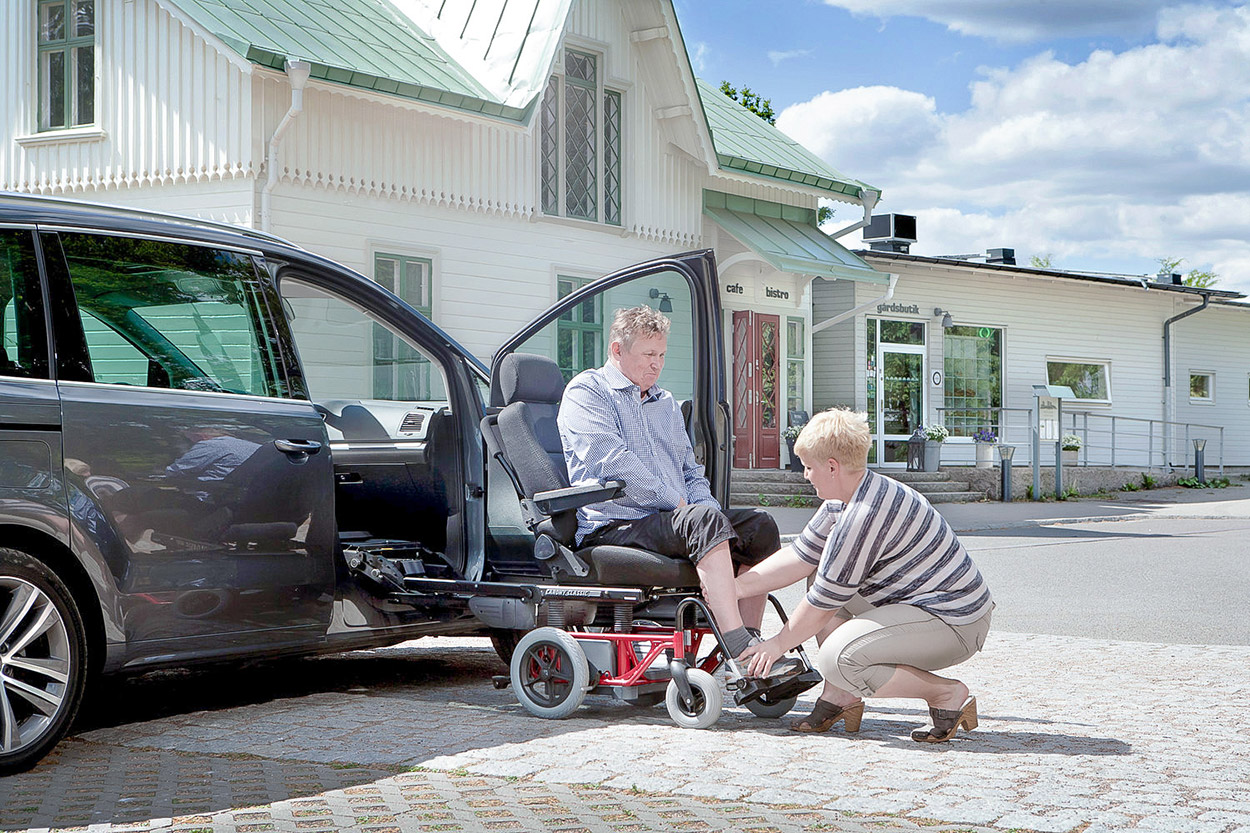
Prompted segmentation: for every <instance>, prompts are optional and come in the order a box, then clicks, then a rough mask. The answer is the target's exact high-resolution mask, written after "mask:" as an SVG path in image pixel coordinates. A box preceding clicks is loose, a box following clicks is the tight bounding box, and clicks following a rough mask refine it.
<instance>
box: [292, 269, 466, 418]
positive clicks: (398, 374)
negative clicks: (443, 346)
mask: <svg viewBox="0 0 1250 833" xmlns="http://www.w3.org/2000/svg"><path fill="white" fill-rule="evenodd" d="M282 299H283V302H284V304H285V306H286V308H287V314H288V316H289V317H290V318H291V333H292V335H293V336H294V338H295V346H296V349H298V350H299V356H300V364H301V365H302V366H303V369H304V375H305V378H306V380H307V382H308V389H309V393H310V394H311V396H312V398H313V399H314V400H317V401H326V400H330V399H380V400H391V401H403V402H421V403H423V404H429V405H431V406H449V405H450V403H449V402H448V400H447V383H446V378H445V376H444V374H443V368H442V367H441V366H440V365H439V364H438V362H436V361H434V360H433V359H432V358H431V357H430V356H429V354H427V353H426V352H425V351H424V350H423V349H422V348H421V347H419V346H418V345H416V344H414V343H413V342H412V341H410V340H409V339H408V338H407V337H406V336H404V335H403V334H402V333H400V332H398V331H397V330H395V329H394V328H393V327H391V325H390V324H387V323H384V322H382V321H378V320H376V319H375V318H374V317H373V316H372V315H370V314H369V313H368V312H367V311H365V310H364V309H362V308H361V307H360V306H359V305H358V304H356V303H354V302H351V301H348V300H346V299H344V298H342V297H340V296H338V295H333V294H331V293H329V292H327V291H325V290H323V289H321V288H319V287H316V286H313V285H312V284H310V283H306V282H304V281H301V280H298V279H295V278H285V279H284V280H283V281H282Z"/></svg>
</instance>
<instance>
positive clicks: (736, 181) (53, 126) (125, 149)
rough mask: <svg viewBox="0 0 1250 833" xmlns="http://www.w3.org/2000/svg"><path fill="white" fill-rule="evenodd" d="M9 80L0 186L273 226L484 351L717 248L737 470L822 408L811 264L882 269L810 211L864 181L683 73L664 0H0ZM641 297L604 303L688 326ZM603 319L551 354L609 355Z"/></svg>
mask: <svg viewBox="0 0 1250 833" xmlns="http://www.w3.org/2000/svg"><path fill="white" fill-rule="evenodd" d="M0 82H2V83H3V86H4V88H5V89H6V90H16V91H18V94H17V95H7V96H5V97H4V98H3V99H0V125H2V126H3V127H2V128H0V130H3V132H4V135H3V143H2V144H0V190H13V191H22V192H35V193H41V194H50V195H66V196H71V197H75V198H80V199H88V200H95V201H100V202H108V203H114V204H122V205H127V206H133V207H138V208H143V209H154V210H162V211H170V212H174V213H183V214H190V215H195V216H200V217H207V218H213V219H216V220H222V221H226V222H230V223H236V224H240V225H247V226H255V227H257V228H261V229H265V230H269V231H272V232H273V233H275V234H278V235H280V236H282V237H285V238H288V239H290V240H293V241H295V242H296V243H299V244H300V245H303V246H305V247H306V248H309V249H311V250H313V251H316V252H319V253H321V254H324V255H327V256H329V257H332V258H334V259H335V260H338V261H340V262H343V263H345V264H347V265H349V266H352V267H354V268H356V269H358V270H359V271H361V272H362V273H364V274H367V275H370V276H373V277H374V278H375V279H377V280H379V281H381V282H383V283H385V284H386V285H387V286H388V287H390V288H392V289H394V290H395V291H397V292H398V293H399V294H401V295H403V296H404V297H405V299H406V300H408V301H409V302H410V303H412V304H413V305H414V306H415V307H417V308H419V309H421V310H422V311H424V312H426V313H427V314H428V315H429V316H430V317H431V318H432V319H433V320H434V321H435V323H437V324H438V325H440V326H441V327H442V328H443V329H445V330H446V331H447V332H448V333H450V334H451V335H452V336H454V337H455V338H457V339H458V340H459V341H461V342H462V343H463V344H465V346H467V347H468V348H469V349H470V350H472V351H473V352H475V353H476V354H477V355H478V356H479V357H481V358H483V359H486V358H488V357H489V355H490V354H491V353H492V352H493V350H494V349H495V348H496V347H497V346H498V345H499V344H500V343H501V341H502V340H503V338H504V337H505V336H506V335H507V334H508V333H510V332H512V331H513V330H515V329H516V328H517V327H519V326H520V325H522V324H523V323H524V322H525V321H527V320H529V319H530V318H531V317H532V316H533V315H535V314H536V313H537V312H539V311H540V310H542V309H543V308H545V307H546V306H548V305H549V304H550V303H551V302H552V301H554V300H555V299H556V298H557V297H559V296H560V295H562V294H565V293H567V292H568V291H571V290H572V289H573V288H575V287H576V286H578V285H579V284H580V283H581V282H583V281H586V280H588V279H591V278H593V277H597V276H598V275H600V274H604V273H606V272H610V271H614V270H616V269H618V268H621V267H624V266H626V265H629V264H631V263H635V262H638V261H641V260H645V259H649V258H653V257H656V256H659V255H664V254H669V253H673V252H676V251H683V250H689V249H695V248H701V247H712V248H714V249H715V250H716V252H717V256H718V259H719V261H720V263H721V268H722V275H721V277H722V285H723V288H724V289H725V294H724V299H725V304H726V326H727V327H733V328H734V332H735V337H734V339H726V341H727V342H729V343H731V344H736V348H737V349H736V353H735V356H734V358H735V359H736V362H737V365H738V368H737V370H736V372H735V373H734V378H735V379H736V380H737V381H736V389H735V392H734V397H735V407H736V415H737V423H738V424H737V425H736V431H737V440H736V446H737V447H738V448H739V449H740V453H739V455H738V457H739V459H738V463H739V464H740V465H754V466H761V467H769V466H776V465H778V463H779V462H781V459H780V455H779V442H778V434H779V431H780V430H781V429H782V428H783V427H784V426H785V424H786V423H785V421H786V412H787V411H790V410H810V409H811V390H812V389H811V374H810V372H809V369H808V364H807V356H808V355H809V354H810V346H811V335H810V330H811V301H810V298H811V292H810V285H811V283H812V281H813V280H815V279H817V278H821V279H824V280H834V281H838V282H842V281H847V282H853V281H864V282H868V283H880V284H884V283H885V282H886V281H887V276H885V275H882V274H880V273H878V272H876V271H874V270H873V269H872V268H871V267H869V266H867V265H866V264H865V263H864V262H863V261H862V260H860V259H859V258H857V257H856V256H854V255H853V254H851V253H849V252H848V251H847V250H846V249H844V248H843V247H841V246H840V245H839V244H837V243H836V242H834V240H832V239H831V238H830V237H829V236H827V235H825V234H822V233H821V232H820V231H819V230H818V229H817V227H816V211H817V207H818V200H819V199H820V198H826V199H833V200H840V201H843V202H847V203H852V204H855V205H856V207H855V208H852V209H851V214H852V215H853V216H855V217H858V215H859V214H860V213H861V211H862V213H863V214H864V215H865V216H866V215H867V213H868V211H869V210H870V209H871V206H872V204H873V203H874V202H875V201H876V199H877V198H878V196H879V194H878V192H876V191H875V190H873V189H872V188H870V187H869V186H866V185H865V184H863V183H861V182H858V181H856V180H854V179H852V178H849V177H846V176H843V175H842V174H840V173H839V172H837V171H835V170H833V169H831V168H830V167H829V166H828V165H827V164H826V163H824V162H822V161H821V160H820V159H818V158H817V157H815V156H814V155H813V154H811V153H809V152H808V151H806V150H805V149H803V148H801V147H800V146H798V145H797V144H796V143H795V142H793V141H792V140H790V139H788V138H787V137H785V136H784V135H783V134H781V133H780V132H778V131H777V130H775V129H774V128H772V127H771V126H770V125H768V124H767V123H765V122H764V121H762V120H761V119H759V118H757V117H756V116H755V115H754V114H751V113H750V112H748V111H746V110H745V109H744V108H741V107H740V106H739V105H737V104H736V103H734V102H733V101H730V100H729V99H728V98H726V97H725V96H723V95H722V94H721V93H720V92H719V91H718V90H717V89H716V88H715V87H714V86H710V85H708V84H705V83H702V82H700V81H698V80H697V79H696V78H695V77H694V74H693V72H692V70H691V65H690V61H689V59H688V57H687V53H686V49H685V45H684V43H683V40H682V36H681V31H680V29H679V27H678V24H677V18H676V15H675V13H674V9H673V6H672V3H671V0H520V2H518V0H507V2H505V0H477V2H474V3H467V2H465V3H447V2H443V0H389V2H388V0H247V2H242V0H20V1H19V0H14V2H6V3H4V4H3V5H0ZM860 206H862V208H861V207H860ZM654 289H655V290H656V292H655V296H654V297H653V298H621V299H619V301H620V303H622V304H635V303H660V304H661V305H663V306H670V307H672V308H673V310H674V312H673V316H674V323H675V328H674V331H675V333H676V332H680V330H681V316H682V306H683V305H682V298H681V293H682V292H683V291H684V290H683V289H682V287H667V286H657V287H654ZM610 300H612V301H613V302H615V301H616V300H618V299H610ZM687 309H688V305H687ZM610 312H611V311H610V310H607V311H604V310H588V311H586V316H587V320H585V321H571V322H568V329H567V331H563V332H562V333H561V334H559V338H558V341H559V344H558V345H553V347H552V349H553V350H560V351H562V352H561V355H560V356H559V358H560V359H561V362H562V363H563V364H565V365H566V366H567V367H569V368H570V369H576V368H577V367H582V366H585V365H587V364H589V363H591V362H596V363H598V362H601V361H602V359H603V353H602V350H603V345H602V338H603V336H602V326H601V319H602V317H603V316H604V315H608V316H610ZM596 316H597V317H598V318H599V319H600V320H595V319H596ZM597 325H598V326H597ZM727 331H728V330H727ZM728 349H732V348H728ZM681 352H682V351H681V344H680V338H678V337H675V339H674V344H673V346H672V353H673V357H672V358H671V359H670V363H669V369H668V370H666V383H667V384H668V385H669V386H671V387H673V388H674V389H675V392H677V393H679V394H680V392H681V387H682V386H683V376H685V375H688V374H690V373H691V372H693V371H692V370H691V369H690V368H689V367H683V366H682V363H681V362H680V361H678V360H675V359H680V358H681V356H680V354H681ZM383 394H385V392H384V391H383V392H379V395H383Z"/></svg>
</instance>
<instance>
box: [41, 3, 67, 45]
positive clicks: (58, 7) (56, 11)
mask: <svg viewBox="0 0 1250 833" xmlns="http://www.w3.org/2000/svg"><path fill="white" fill-rule="evenodd" d="M64 39H65V5H64V4H63V3H56V4H49V5H45V6H41V7H40V8H39V40H40V42H42V43H48V42H49V41H57V40H64Z"/></svg>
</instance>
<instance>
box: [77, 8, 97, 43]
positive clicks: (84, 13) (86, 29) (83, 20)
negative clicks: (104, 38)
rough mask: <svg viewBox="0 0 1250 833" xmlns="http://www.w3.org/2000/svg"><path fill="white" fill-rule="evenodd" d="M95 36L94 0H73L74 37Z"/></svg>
mask: <svg viewBox="0 0 1250 833" xmlns="http://www.w3.org/2000/svg"><path fill="white" fill-rule="evenodd" d="M94 34H95V0H74V37H77V38H84V37H90V36H92V35H94Z"/></svg>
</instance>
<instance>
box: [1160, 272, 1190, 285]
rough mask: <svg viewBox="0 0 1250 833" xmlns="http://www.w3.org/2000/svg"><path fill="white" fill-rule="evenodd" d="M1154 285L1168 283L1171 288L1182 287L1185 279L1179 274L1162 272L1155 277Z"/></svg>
mask: <svg viewBox="0 0 1250 833" xmlns="http://www.w3.org/2000/svg"><path fill="white" fill-rule="evenodd" d="M1155 283H1170V284H1172V285H1173V286H1183V285H1184V284H1185V277H1184V276H1183V275H1182V274H1181V273H1180V272H1168V271H1163V272H1160V273H1159V274H1157V275H1155Z"/></svg>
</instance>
